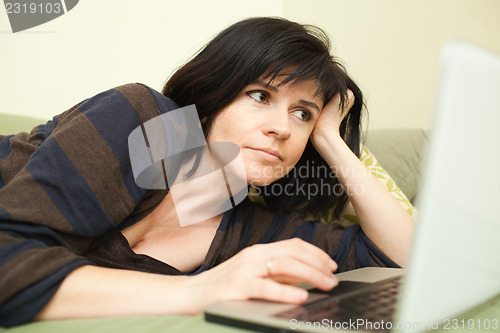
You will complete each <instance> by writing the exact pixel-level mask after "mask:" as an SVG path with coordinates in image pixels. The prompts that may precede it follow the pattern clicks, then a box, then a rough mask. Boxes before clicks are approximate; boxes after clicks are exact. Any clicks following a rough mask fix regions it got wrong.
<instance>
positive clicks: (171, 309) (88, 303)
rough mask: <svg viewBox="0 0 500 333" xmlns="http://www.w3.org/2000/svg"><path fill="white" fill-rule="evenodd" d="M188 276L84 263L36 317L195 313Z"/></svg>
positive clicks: (194, 299)
mask: <svg viewBox="0 0 500 333" xmlns="http://www.w3.org/2000/svg"><path fill="white" fill-rule="evenodd" d="M187 282H188V278H187V277H184V276H166V275H159V274H150V273H143V272H137V271H130V270H118V269H111V268H103V267H96V266H83V267H80V268H78V269H76V270H75V271H73V272H72V273H71V274H69V275H68V276H67V277H66V279H65V280H64V281H63V283H62V285H61V286H60V288H59V289H58V291H57V292H56V293H55V295H54V296H53V297H52V299H51V301H50V302H49V303H48V304H47V305H46V306H45V308H44V309H43V310H42V311H41V312H40V313H39V314H38V315H37V316H36V317H35V320H56V319H74V318H96V317H110V316H126V315H160V314H195V313H198V312H199V311H200V309H199V307H197V300H196V295H193V292H192V291H194V290H193V289H191V288H187V286H186V283H187Z"/></svg>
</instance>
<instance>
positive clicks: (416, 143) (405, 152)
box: [365, 128, 428, 202]
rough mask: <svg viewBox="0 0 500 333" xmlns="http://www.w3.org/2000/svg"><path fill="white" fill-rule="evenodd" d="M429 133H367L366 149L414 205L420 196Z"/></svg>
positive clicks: (414, 129) (374, 131) (413, 130)
mask: <svg viewBox="0 0 500 333" xmlns="http://www.w3.org/2000/svg"><path fill="white" fill-rule="evenodd" d="M427 142H428V133H427V132H426V131H424V130H422V129H416V128H409V129H407V128H405V129H403V128H397V129H378V130H371V131H369V132H368V134H367V137H366V142H365V144H366V146H367V147H368V148H369V149H370V151H371V152H372V153H373V155H374V156H375V157H376V158H377V160H378V162H379V163H380V165H381V166H382V167H383V168H384V169H385V170H386V171H387V172H388V173H389V175H391V177H392V178H393V179H394V181H395V182H396V184H397V185H398V186H399V188H400V189H401V190H402V191H403V193H404V194H406V196H407V197H408V199H409V200H410V201H411V202H415V197H416V194H417V192H418V188H419V184H420V178H421V166H422V163H423V159H424V156H425V152H426V147H427Z"/></svg>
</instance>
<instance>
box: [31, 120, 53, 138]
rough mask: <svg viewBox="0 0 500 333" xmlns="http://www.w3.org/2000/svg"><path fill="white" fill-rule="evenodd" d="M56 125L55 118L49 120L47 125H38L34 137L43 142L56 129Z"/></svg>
mask: <svg viewBox="0 0 500 333" xmlns="http://www.w3.org/2000/svg"><path fill="white" fill-rule="evenodd" d="M56 125H57V117H54V118H53V120H49V121H48V122H47V123H45V124H42V125H38V126H37V127H36V134H35V135H36V136H37V137H38V138H40V139H42V140H45V139H46V138H48V137H49V135H50V134H52V131H54V129H55V128H56Z"/></svg>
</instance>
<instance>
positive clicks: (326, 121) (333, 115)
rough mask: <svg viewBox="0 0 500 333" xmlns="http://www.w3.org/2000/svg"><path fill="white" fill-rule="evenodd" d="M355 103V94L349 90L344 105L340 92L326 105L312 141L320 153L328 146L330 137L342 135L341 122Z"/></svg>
mask: <svg viewBox="0 0 500 333" xmlns="http://www.w3.org/2000/svg"><path fill="white" fill-rule="evenodd" d="M353 105H354V94H353V93H352V91H351V90H348V91H347V99H346V100H345V101H344V107H342V105H341V103H340V94H339V93H337V94H336V95H335V96H333V98H332V99H331V100H330V101H329V102H328V103H327V104H326V105H325V107H324V108H323V110H322V111H321V114H320V116H319V119H318V121H317V122H316V125H315V126H314V129H313V132H312V134H311V142H312V143H313V144H314V146H315V147H316V149H317V150H318V151H319V152H320V153H321V150H322V149H324V148H323V147H325V146H326V141H327V139H328V138H330V139H331V138H333V137H340V131H339V127H340V124H341V123H342V121H343V120H344V118H345V117H346V115H347V114H348V113H349V110H350V109H351V107H352V106H353ZM328 141H330V140H328Z"/></svg>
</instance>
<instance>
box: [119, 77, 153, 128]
mask: <svg viewBox="0 0 500 333" xmlns="http://www.w3.org/2000/svg"><path fill="white" fill-rule="evenodd" d="M115 90H116V91H119V92H120V93H121V94H122V95H123V96H125V98H126V99H127V100H128V101H129V103H130V104H131V105H132V106H133V107H134V109H135V111H136V112H137V115H138V116H139V120H140V121H141V123H142V124H144V123H145V122H146V121H148V120H150V119H153V118H154V117H156V116H159V115H160V114H161V112H160V109H159V108H158V105H157V104H156V101H155V98H154V96H153V95H152V94H151V92H150V91H149V89H148V88H147V87H145V86H144V85H142V84H138V83H131V84H126V85H123V86H120V87H116V88H115Z"/></svg>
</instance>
